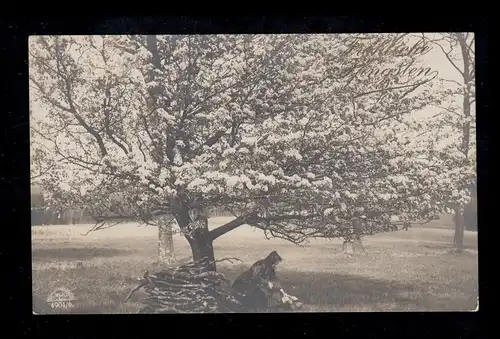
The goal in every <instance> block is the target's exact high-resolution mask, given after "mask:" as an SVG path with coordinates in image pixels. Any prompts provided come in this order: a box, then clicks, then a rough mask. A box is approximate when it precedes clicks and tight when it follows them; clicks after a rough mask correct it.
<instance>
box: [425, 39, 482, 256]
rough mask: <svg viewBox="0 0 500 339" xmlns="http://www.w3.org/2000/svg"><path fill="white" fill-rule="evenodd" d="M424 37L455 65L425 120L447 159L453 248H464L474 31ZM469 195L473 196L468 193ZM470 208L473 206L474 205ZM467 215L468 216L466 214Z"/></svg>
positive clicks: (471, 168)
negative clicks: (435, 107) (428, 116)
mask: <svg viewBox="0 0 500 339" xmlns="http://www.w3.org/2000/svg"><path fill="white" fill-rule="evenodd" d="M423 38H424V39H425V41H428V42H429V43H430V44H432V45H433V46H435V48H436V49H437V50H438V51H439V52H440V53H442V55H443V56H444V57H445V60H446V62H448V63H449V65H450V66H451V67H452V68H453V69H454V71H455V74H456V76H455V77H454V78H445V77H439V79H438V80H439V82H440V85H441V91H440V92H441V95H443V98H444V99H443V100H442V103H441V104H440V105H438V108H439V111H438V112H437V114H435V115H434V116H432V117H431V118H430V119H427V121H426V130H427V131H430V132H432V133H433V134H434V135H435V138H437V139H439V140H441V141H442V142H441V144H442V147H441V149H440V153H441V156H442V157H443V158H445V159H446V161H445V163H446V166H448V168H449V169H450V171H448V172H447V173H448V175H449V176H448V178H447V182H448V183H449V186H450V187H451V188H452V189H453V192H452V194H451V198H450V200H449V203H448V206H449V207H450V208H451V209H452V210H453V213H454V221H455V235H454V240H453V245H454V248H455V249H456V250H457V251H459V252H460V251H462V249H463V238H464V229H465V220H464V210H465V211H467V212H468V213H477V211H473V210H471V207H473V206H470V205H469V204H470V203H473V194H471V193H473V192H474V191H475V187H476V128H475V127H476V126H475V124H476V116H475V101H476V76H475V74H476V71H475V57H476V54H475V46H474V44H475V37H474V34H473V33H467V32H464V33H460V32H458V33H441V34H423ZM471 195H472V196H471ZM473 208H476V207H475V206H474V207H473ZM467 217H468V218H470V216H467Z"/></svg>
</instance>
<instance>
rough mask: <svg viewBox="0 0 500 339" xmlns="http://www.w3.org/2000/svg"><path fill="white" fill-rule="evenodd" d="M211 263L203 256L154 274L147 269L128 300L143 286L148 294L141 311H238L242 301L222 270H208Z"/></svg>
mask: <svg viewBox="0 0 500 339" xmlns="http://www.w3.org/2000/svg"><path fill="white" fill-rule="evenodd" d="M222 260H229V261H230V260H232V258H225V259H222ZM222 260H219V261H222ZM209 263H210V262H209V261H208V260H206V259H202V260H200V261H196V262H189V263H187V264H184V265H182V266H180V267H175V268H171V269H168V270H165V271H162V272H158V273H155V274H149V272H148V271H146V272H145V273H144V275H143V279H142V280H141V282H140V284H139V285H138V286H137V287H136V288H134V289H133V290H132V291H131V292H130V293H129V295H128V296H127V298H126V300H128V299H130V297H131V296H132V294H133V293H134V292H135V291H137V290H138V289H140V288H143V289H144V291H145V292H146V295H147V296H146V298H143V299H142V301H143V302H144V303H145V304H146V307H145V308H144V309H142V310H141V311H140V313H219V312H223V313H227V312H239V311H240V310H241V308H242V305H241V302H240V301H239V300H238V298H237V296H235V295H234V294H232V293H230V292H229V291H228V288H227V285H228V280H227V279H226V278H225V277H224V275H223V274H221V273H217V272H213V271H208V270H207V269H206V267H207V266H208V264H209Z"/></svg>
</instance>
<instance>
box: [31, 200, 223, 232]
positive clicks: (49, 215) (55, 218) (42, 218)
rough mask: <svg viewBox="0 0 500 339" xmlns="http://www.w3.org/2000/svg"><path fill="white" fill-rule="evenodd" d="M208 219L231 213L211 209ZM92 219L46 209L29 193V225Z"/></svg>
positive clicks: (78, 211) (77, 211) (81, 212)
mask: <svg viewBox="0 0 500 339" xmlns="http://www.w3.org/2000/svg"><path fill="white" fill-rule="evenodd" d="M209 216H210V217H222V216H231V213H229V212H227V211H225V210H223V209H217V208H214V209H211V210H210V211H209ZM94 222H95V220H94V218H93V217H92V216H91V215H90V214H89V213H87V212H85V211H84V210H81V209H69V210H64V211H56V210H54V209H52V208H50V207H48V205H47V203H46V202H45V201H44V199H43V196H42V194H41V193H40V192H32V193H31V225H32V226H41V225H69V224H92V223H94Z"/></svg>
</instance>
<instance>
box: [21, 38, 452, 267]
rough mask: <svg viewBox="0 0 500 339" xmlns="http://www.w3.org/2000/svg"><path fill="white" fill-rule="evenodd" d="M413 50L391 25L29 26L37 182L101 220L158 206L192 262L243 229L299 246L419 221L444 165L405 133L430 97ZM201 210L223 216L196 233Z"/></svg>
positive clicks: (428, 213)
mask: <svg viewBox="0 0 500 339" xmlns="http://www.w3.org/2000/svg"><path fill="white" fill-rule="evenodd" d="M425 49H426V46H425V44H423V43H422V42H421V41H420V40H419V41H416V42H415V41H414V40H413V41H412V40H411V39H410V38H409V37H408V36H406V35H391V34H369V35H362V34H350V35H210V36H208V35H200V36H194V35H189V36H180V35H176V36H88V37H70V36H65V37H35V38H33V40H32V41H31V45H30V85H31V89H32V98H33V100H36V101H37V102H39V103H40V105H43V107H44V108H45V111H46V114H45V116H44V118H43V119H39V121H37V122H34V123H33V125H34V126H35V127H34V128H35V129H36V134H37V140H38V142H36V143H35V144H36V145H35V146H33V147H35V148H38V149H44V150H45V152H46V153H45V154H46V156H45V157H41V158H39V159H38V160H39V161H41V162H45V161H47V162H50V164H51V165H54V167H51V170H50V171H49V172H47V175H46V176H44V177H43V179H42V180H41V182H42V185H43V187H44V190H45V192H47V193H48V197H47V198H48V199H49V201H51V202H52V203H53V204H55V205H57V206H71V207H74V206H77V205H80V206H82V207H83V206H84V207H85V208H86V209H87V210H88V211H91V213H92V214H93V215H94V216H95V218H96V220H98V221H99V222H102V223H104V222H106V221H108V219H109V218H110V216H109V213H110V212H112V213H113V219H117V218H118V217H120V218H124V219H135V220H139V221H142V222H151V220H153V219H154V217H155V216H157V215H171V216H172V217H173V218H174V219H175V221H176V222H177V224H178V226H179V228H180V230H181V232H182V234H183V235H184V236H185V237H186V239H187V241H188V242H189V244H190V246H191V249H192V254H193V259H194V260H198V259H201V258H203V257H208V258H209V259H214V251H213V242H214V241H215V240H216V239H217V238H218V237H220V236H221V235H223V234H225V233H227V232H230V231H231V230H233V229H235V228H237V227H239V226H241V225H244V224H248V225H251V226H254V227H257V228H260V229H262V230H264V231H265V234H266V236H273V237H281V238H284V239H287V240H289V241H292V242H295V243H300V242H303V241H305V240H307V239H308V238H310V237H332V238H333V237H343V238H345V239H349V238H353V237H359V236H361V235H365V234H374V233H378V232H386V231H392V230H396V229H398V227H399V225H401V226H402V225H407V224H408V223H409V222H411V221H415V220H427V219H429V218H434V217H435V216H436V213H437V212H441V211H443V210H444V208H445V205H444V197H445V196H446V195H449V194H450V193H449V192H448V188H449V187H448V186H446V185H444V184H442V182H441V181H440V180H441V179H442V178H443V177H444V176H446V175H448V174H447V172H448V170H447V169H445V168H444V167H443V166H436V164H438V163H440V162H442V161H443V160H442V159H441V158H440V157H439V156H437V155H436V154H434V153H432V152H429V148H428V146H429V143H428V142H427V141H426V140H425V139H424V140H420V139H418V138H416V137H415V136H413V137H409V136H412V135H414V134H415V133H416V131H418V129H419V128H421V127H422V126H421V125H419V123H418V121H417V120H416V119H415V116H414V113H416V112H418V111H419V110H421V109H423V108H425V107H426V106H427V105H429V104H431V103H439V101H440V100H439V98H437V97H435V96H434V95H433V94H432V93H433V88H432V86H433V83H434V81H433V79H435V78H436V72H435V71H434V70H432V69H429V68H425V67H423V66H422V65H420V64H419V60H420V59H419V53H420V54H424V53H425ZM412 133H413V134H412ZM208 208H223V209H225V210H228V211H231V212H232V213H233V214H234V215H235V219H234V220H232V221H230V222H228V223H227V224H225V225H222V226H220V227H218V228H215V229H212V230H209V229H208V225H207V214H206V211H207V209H208ZM394 216H397V217H398V218H399V223H395V222H394V221H392V220H391V217H394ZM98 225H99V227H100V225H101V224H98ZM117 227H119V226H117ZM211 269H214V270H215V264H214V265H213V266H212V267H211Z"/></svg>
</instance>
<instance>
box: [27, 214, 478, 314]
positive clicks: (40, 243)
mask: <svg viewBox="0 0 500 339" xmlns="http://www.w3.org/2000/svg"><path fill="white" fill-rule="evenodd" d="M228 220H229V218H224V217H219V218H212V219H210V227H215V226H217V225H220V224H222V223H224V222H226V221H228ZM90 227H91V225H71V226H35V227H32V258H33V275H32V278H33V296H34V300H35V303H37V305H38V306H39V307H42V308H43V307H47V309H46V311H47V312H51V313H54V311H52V310H50V308H48V306H47V305H43V304H44V300H45V299H46V298H47V296H48V295H49V294H50V293H51V292H52V291H53V290H54V289H56V288H59V287H63V288H66V289H69V290H71V291H72V292H73V293H74V295H75V297H76V299H77V301H76V302H75V303H74V304H75V307H74V308H72V309H67V310H57V312H55V313H135V312H137V311H138V310H139V308H140V307H141V304H140V303H139V302H138V297H140V293H139V294H136V295H134V297H132V299H131V300H129V301H128V302H126V303H125V302H124V299H125V297H126V296H127V294H128V292H130V290H131V289H132V288H133V287H134V286H136V285H137V278H138V277H140V276H142V274H143V273H144V271H145V270H149V271H150V272H154V271H155V270H159V269H161V268H160V267H159V266H158V265H157V264H156V263H155V260H156V242H157V234H156V231H157V230H156V228H154V227H150V226H149V227H144V226H141V227H138V226H136V225H133V224H126V225H118V226H116V227H113V228H110V229H105V230H101V231H98V232H95V233H90V234H89V235H87V236H83V235H82V233H84V232H85V231H86V230H88V229H89V228H90ZM436 227H439V225H436ZM174 238H175V239H174V240H175V252H176V258H177V259H178V261H179V262H185V261H188V260H190V249H189V246H188V244H187V241H186V240H185V239H184V238H182V237H181V236H180V235H176V236H175V237H174ZM452 239H453V231H452V230H451V229H449V228H447V227H442V228H431V227H426V228H412V229H410V230H409V231H399V232H394V233H389V234H380V235H376V236H371V237H367V238H366V239H365V240H364V245H365V248H366V251H367V253H366V254H360V255H355V256H346V255H345V254H344V253H343V252H342V250H341V249H342V245H341V242H340V241H339V240H324V239H317V240H312V241H311V242H310V244H308V245H307V246H305V247H297V246H296V245H293V244H291V243H287V242H285V241H281V240H278V239H272V240H266V239H265V237H264V236H263V235H262V233H261V232H260V231H257V230H253V229H252V228H250V227H247V226H244V227H240V228H238V229H236V230H234V231H232V232H230V233H228V234H226V235H224V236H222V237H220V238H219V239H217V241H216V243H215V255H216V257H217V258H223V257H237V258H239V259H241V260H243V263H241V264H230V263H220V264H219V266H218V267H219V271H221V272H222V273H224V274H226V276H227V277H228V278H229V279H231V280H232V279H234V278H235V277H236V276H237V275H238V274H239V273H240V272H242V271H243V270H244V269H245V268H247V267H248V266H249V265H251V264H252V263H253V262H254V261H256V260H258V259H260V258H262V257H264V256H265V255H267V254H268V253H269V252H270V251H272V250H277V251H278V253H279V254H280V255H281V256H282V257H283V258H284V262H283V263H282V264H280V266H279V268H278V275H279V277H280V279H281V280H282V283H283V285H284V288H285V289H286V290H287V292H288V293H290V294H292V295H295V296H297V297H298V298H299V299H301V300H302V301H303V302H304V303H305V306H304V311H314V312H349V311H363V312H365V311H443V310H449V311H468V310H474V309H476V307H477V304H478V303H477V298H478V267H477V266H478V259H477V233H473V232H466V234H465V247H466V250H465V251H464V252H463V253H461V254H456V253H452V252H451V251H450V249H451V243H452ZM78 261H81V262H82V263H83V265H82V266H80V267H77V262H78Z"/></svg>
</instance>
